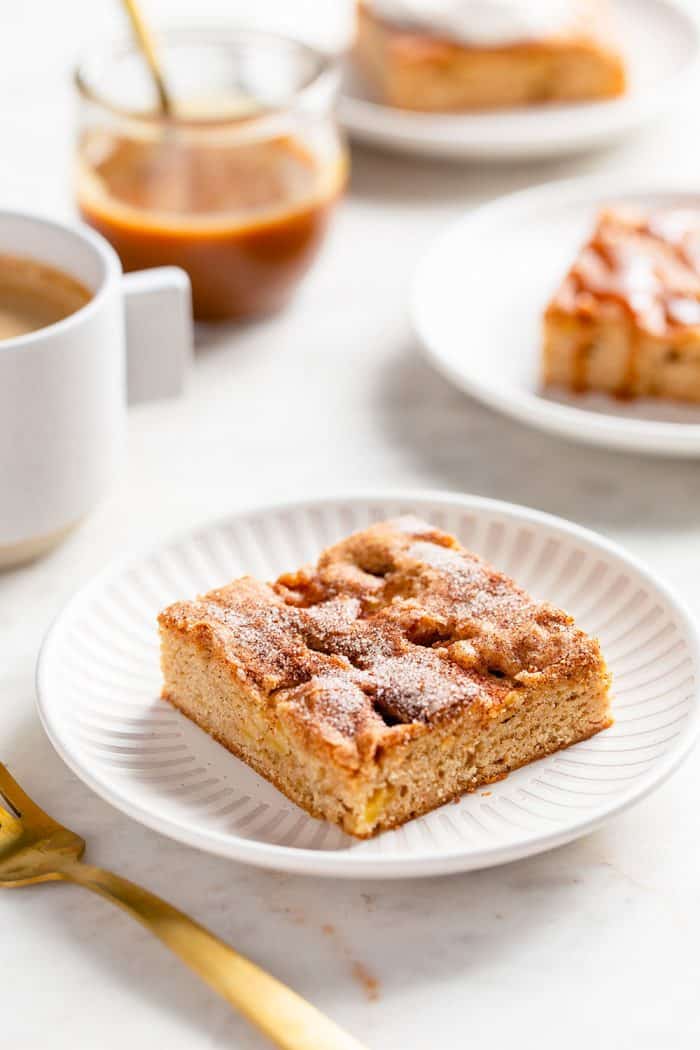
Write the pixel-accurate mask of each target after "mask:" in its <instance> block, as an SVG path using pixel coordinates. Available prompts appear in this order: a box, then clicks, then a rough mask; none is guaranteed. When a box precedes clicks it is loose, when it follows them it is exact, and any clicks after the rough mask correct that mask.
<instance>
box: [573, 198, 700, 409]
mask: <svg viewBox="0 0 700 1050" xmlns="http://www.w3.org/2000/svg"><path fill="white" fill-rule="evenodd" d="M554 306H555V307H558V308H560V309H563V310H564V311H565V312H567V313H573V314H575V315H576V316H577V317H578V318H579V319H589V320H591V321H594V320H596V319H598V318H599V317H600V316H601V315H604V314H605V312H606V310H610V309H611V308H612V309H617V310H622V311H624V313H625V314H626V316H627V319H628V323H629V347H630V352H629V356H628V359H627V362H626V367H625V375H624V377H623V378H622V381H621V383H620V387H619V389H618V391H617V392H616V394H617V396H618V397H621V398H626V397H630V396H631V393H632V391H633V390H634V389H635V385H636V380H637V369H638V347H639V343H640V340H641V339H642V338H643V335H644V333H648V334H649V335H651V336H654V337H660V338H668V339H669V341H673V339H674V338H676V337H677V336H678V334H679V333H680V332H681V331H682V330H683V329H684V328H688V327H696V326H700V216H699V215H698V214H697V213H695V212H690V211H684V210H671V211H665V212H663V211H662V212H657V213H649V214H646V213H642V212H636V211H632V210H623V209H619V210H615V211H612V210H610V211H604V212H603V213H602V214H601V215H600V217H599V219H598V224H597V226H596V229H595V231H594V233H593V236H592V237H591V239H590V241H589V242H588V243H587V244H586V245H585V247H584V248H583V249H582V251H581V253H580V255H579V257H578V259H577V261H576V262H575V263H574V265H573V267H572V268H571V270H570V271H569V274H568V275H567V277H566V280H565V281H564V283H563V285H562V287H561V288H560V290H559V292H558V294H557V296H556V298H555V300H554ZM590 350H591V345H590V340H589V339H587V338H585V337H584V338H582V339H581V341H580V343H579V345H578V346H577V347H576V349H575V352H574V363H573V373H574V374H573V381H572V385H573V387H574V389H575V390H577V391H579V392H584V391H585V390H587V389H588V361H589V357H590Z"/></svg>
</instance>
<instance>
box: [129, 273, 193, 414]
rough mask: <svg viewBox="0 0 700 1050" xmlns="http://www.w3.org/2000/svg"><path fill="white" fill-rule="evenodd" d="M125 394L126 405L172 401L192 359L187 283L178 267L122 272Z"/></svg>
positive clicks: (181, 388) (180, 390) (187, 279)
mask: <svg viewBox="0 0 700 1050" xmlns="http://www.w3.org/2000/svg"><path fill="white" fill-rule="evenodd" d="M122 282H123V284H122V287H123V290H124V313H125V319H126V389H127V400H128V402H129V404H130V405H134V404H138V403H139V402H142V401H152V400H156V399H158V398H165V397H177V396H178V395H179V394H181V393H182V391H183V388H184V385H185V373H186V372H187V369H188V367H189V365H190V362H191V360H192V343H193V335H192V292H191V289H190V279H189V277H188V276H187V274H186V273H185V271H184V270H181V269H179V267H177V266H158V267H155V268H154V269H152V270H139V271H137V272H136V273H125V274H124V275H123V277H122Z"/></svg>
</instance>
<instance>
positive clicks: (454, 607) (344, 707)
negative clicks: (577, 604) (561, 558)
mask: <svg viewBox="0 0 700 1050" xmlns="http://www.w3.org/2000/svg"><path fill="white" fill-rule="evenodd" d="M161 619H162V622H164V623H166V624H167V625H168V626H170V627H174V628H175V629H178V630H180V631H183V632H187V633H196V634H197V635H198V637H199V639H200V641H201V643H202V644H205V645H207V646H209V647H211V649H212V650H216V651H217V652H218V654H219V655H223V656H224V658H225V662H226V664H227V665H228V666H229V667H230V669H231V672H232V673H234V674H236V675H238V676H239V677H241V676H242V677H244V678H245V679H246V680H247V681H248V682H251V683H253V684H254V685H255V686H256V687H257V688H258V689H259V690H260V691H261V693H262V694H264V695H265V696H266V697H268V698H269V700H270V702H272V703H275V704H277V705H278V709H279V710H280V713H285V714H286V716H288V717H294V718H297V719H300V720H302V721H304V722H305V723H308V724H309V725H310V726H313V727H314V731H315V732H319V733H321V734H322V735H324V736H325V737H326V738H327V739H329V740H331V741H335V742H336V743H338V744H342V742H343V741H345V742H347V743H348V744H350V743H352V747H353V748H357V749H359V750H363V749H365V748H368V749H371V748H374V747H376V746H377V741H378V740H379V739H381V737H382V734H386V733H393V732H397V731H399V730H401V731H405V730H407V729H408V728H409V727H411V726H415V727H420V726H421V725H425V724H426V723H431V722H434V721H436V720H440V719H442V718H445V717H449V715H450V713H451V712H453V711H455V710H457V709H458V710H461V711H463V710H464V708H465V707H470V708H471V709H473V711H474V715H475V717H483V718H488V717H489V713H490V712H491V711H492V709H494V707H496V708H497V707H502V706H503V705H504V704H507V703H508V696H509V695H510V694H511V693H512V692H513V691H514V690H516V689H518V688H519V687H520V685H521V684H522V683H524V682H527V683H530V682H531V681H532V680H533V678H534V677H538V678H542V679H544V678H547V679H548V680H554V679H564V678H567V677H569V676H572V675H574V674H580V673H581V671H582V670H585V669H586V668H591V669H594V668H597V667H599V666H600V661H601V658H600V653H599V650H598V645H597V643H596V642H594V641H592V640H591V639H589V638H587V637H586V635H584V634H583V633H582V632H581V631H579V630H578V629H577V628H576V627H575V626H574V624H573V622H572V620H571V619H570V617H568V616H567V615H566V614H565V613H563V612H561V611H560V610H558V609H554V608H552V607H551V606H548V605H545V604H541V603H537V602H535V601H534V600H533V599H532V598H530V597H529V596H528V595H527V594H526V593H525V592H524V591H523V590H522V589H521V588H519V587H518V586H517V585H516V584H514V583H513V581H512V580H510V579H509V578H508V577H506V576H504V575H503V574H502V573H499V572H497V571H496V570H495V569H493V568H491V567H490V566H489V565H488V564H486V563H485V562H483V561H482V560H481V559H480V558H478V557H477V556H476V555H474V554H471V553H470V552H469V551H466V550H464V548H462V547H461V546H460V545H459V544H458V542H457V541H456V540H455V539H454V538H453V537H452V536H450V535H448V534H447V533H444V532H441V531H440V530H438V529H435V528H433V527H432V526H430V525H428V524H426V523H424V522H421V521H419V520H417V519H414V518H403V519H399V520H397V521H394V522H385V523H382V524H378V525H374V526H372V527H371V528H369V529H366V530H365V531H364V532H360V533H356V534H355V535H353V536H350V537H348V538H347V539H346V540H343V541H342V542H340V543H338V544H336V545H335V546H333V547H331V548H329V549H328V550H326V551H324V552H323V554H322V555H321V557H320V558H319V561H318V564H317V565H316V566H315V567H314V568H310V569H305V570H301V571H299V572H297V573H294V574H287V575H285V576H283V577H280V579H279V580H278V581H277V583H275V584H273V585H272V586H269V585H267V584H262V583H258V582H257V581H255V580H252V579H251V578H249V577H244V578H243V579H240V580H236V581H234V582H233V583H232V584H230V585H229V586H227V587H223V588H220V589H218V590H215V591H211V592H210V593H209V594H207V595H205V596H204V597H203V598H202V599H200V600H199V601H194V602H180V603H177V604H176V605H174V606H171V607H170V609H167V610H166V611H165V612H164V613H163V614H162V616H161Z"/></svg>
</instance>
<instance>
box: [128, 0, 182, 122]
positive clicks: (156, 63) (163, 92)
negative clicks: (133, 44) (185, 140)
mask: <svg viewBox="0 0 700 1050" xmlns="http://www.w3.org/2000/svg"><path fill="white" fill-rule="evenodd" d="M122 3H123V5H124V10H125V11H126V13H127V15H128V16H129V20H130V22H131V28H132V29H133V31H134V36H135V37H136V39H137V41H138V44H139V47H140V48H141V51H142V52H143V57H144V58H145V59H146V65H147V66H148V68H149V71H150V74H151V76H152V77H153V83H154V85H155V89H156V91H157V92H158V105H159V107H160V111H161V113H162V114H163V116H164V117H170V116H172V115H173V112H174V110H175V106H174V105H173V100H172V99H171V97H170V93H169V92H168V89H167V87H166V86H165V78H164V76H163V70H162V69H161V65H160V59H159V58H158V49H157V47H156V43H155V40H154V39H153V34H152V33H151V30H150V29H149V28H148V25H147V24H146V21H145V20H144V17H143V15H142V14H141V11H140V9H139V5H138V0H122Z"/></svg>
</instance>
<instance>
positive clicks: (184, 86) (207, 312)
mask: <svg viewBox="0 0 700 1050" xmlns="http://www.w3.org/2000/svg"><path fill="white" fill-rule="evenodd" d="M159 44H160V48H159V53H160V58H161V62H162V66H163V71H164V76H165V81H166V84H167V86H168V90H169V94H170V96H171V97H172V98H173V100H174V109H173V115H172V116H164V115H163V114H162V113H161V112H160V111H159V109H158V107H157V105H156V93H155V89H154V86H153V84H152V81H151V80H150V77H149V75H148V71H147V69H146V67H145V63H144V60H143V58H142V56H141V55H140V53H139V52H138V50H137V49H136V46H135V45H134V44H133V43H132V42H125V43H119V44H116V45H115V44H112V45H111V46H106V47H105V48H103V49H99V48H98V49H94V50H93V51H91V53H90V55H89V57H87V58H86V60H85V61H84V62H83V63H81V65H80V67H79V68H78V70H77V72H76V84H77V88H78V92H79V95H80V118H79V120H80V123H79V135H78V144H77V175H76V193H77V200H78V206H79V208H80V211H81V213H82V216H83V218H84V219H85V220H86V221H87V222H88V223H90V225H92V226H94V227H95V229H97V230H99V232H100V233H102V234H103V235H104V236H105V237H106V238H107V240H108V241H110V242H111V244H112V245H113V246H114V248H115V249H116V251H117V253H118V254H119V256H120V258H121V261H122V264H123V266H124V269H125V270H140V269H143V268H144V267H149V266H163V265H176V266H181V267H182V268H183V269H185V270H186V271H187V272H188V274H189V276H190V280H191V282H192V291H193V300H194V312H195V316H196V317H197V318H199V319H202V320H218V319H224V318H246V317H253V316H257V315H261V314H266V313H270V312H272V311H275V310H277V309H279V308H280V307H281V306H283V305H284V303H285V302H286V301H287V299H288V298H289V296H290V295H291V293H292V291H293V290H294V288H295V287H296V285H297V283H298V282H299V280H300V278H301V277H302V275H303V274H304V273H305V271H306V270H307V268H308V267H309V265H310V263H311V261H312V259H313V258H314V256H315V254H316V252H317V250H318V247H319V244H320V241H321V239H322V236H323V233H324V231H325V229H326V225H327V221H328V217H329V214H330V212H331V210H332V208H333V205H334V204H335V202H336V201H337V199H338V197H339V196H340V194H341V192H342V189H343V187H344V184H345V180H346V172H347V160H346V152H345V148H344V145H343V142H342V139H341V137H340V135H339V132H338V128H337V124H336V121H335V118H334V113H333V108H334V101H335V96H336V93H337V87H338V80H339V73H338V69H337V66H336V63H335V62H334V61H333V60H332V59H330V58H329V57H328V56H325V55H323V54H321V53H320V52H318V51H315V50H314V49H313V48H311V47H308V46H306V45H304V44H301V43H298V42H296V41H293V40H288V39H286V38H283V37H279V36H275V35H274V34H270V33H263V32H253V31H251V32H248V31H238V30H233V29H230V28H223V27H222V28H215V27H211V26H209V27H206V28H187V29H182V30H171V31H167V32H165V33H163V34H162V35H161V36H160V38H159Z"/></svg>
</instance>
